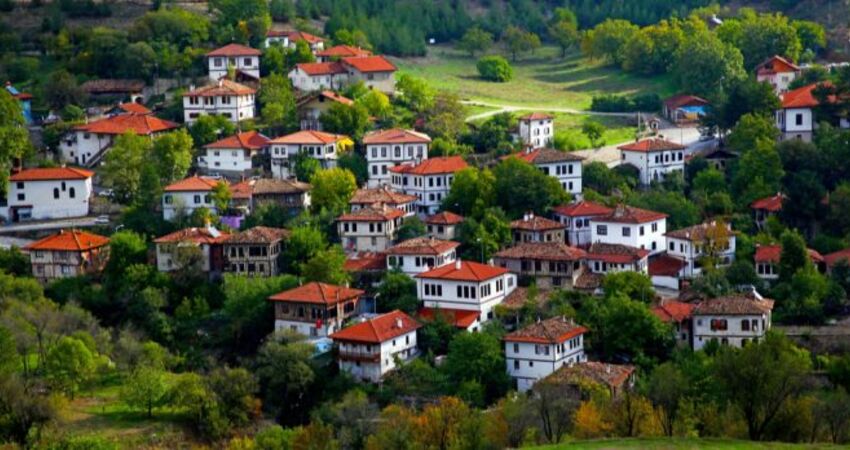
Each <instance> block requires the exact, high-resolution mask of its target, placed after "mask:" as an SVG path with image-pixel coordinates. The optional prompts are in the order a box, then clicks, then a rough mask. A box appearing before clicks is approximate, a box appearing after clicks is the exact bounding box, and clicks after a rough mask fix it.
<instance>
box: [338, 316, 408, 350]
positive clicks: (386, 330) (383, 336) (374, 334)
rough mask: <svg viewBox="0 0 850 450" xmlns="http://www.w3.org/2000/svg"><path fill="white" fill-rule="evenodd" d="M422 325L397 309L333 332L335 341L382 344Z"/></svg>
mask: <svg viewBox="0 0 850 450" xmlns="http://www.w3.org/2000/svg"><path fill="white" fill-rule="evenodd" d="M421 326H422V325H420V324H419V322H417V321H416V320H414V319H413V318H412V317H410V316H408V315H407V314H405V313H403V312H401V311H399V310H395V311H392V312H388V313H386V314H381V315H380V316H377V317H373V318H371V319H369V320H367V321H365V322H360V323H358V324H355V325H352V326H350V327H346V328H343V329H342V330H339V331H337V332H336V333H333V334H331V336H330V337H331V339H333V340H335V341H351V342H364V343H368V344H380V343H382V342H387V341H389V340H390V339H393V338H396V337H399V336H403V335H405V334H407V333H411V332H413V331H416V330H417V329H419V328H420V327H421Z"/></svg>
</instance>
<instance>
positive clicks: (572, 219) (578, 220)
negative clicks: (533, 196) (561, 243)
mask: <svg viewBox="0 0 850 450" xmlns="http://www.w3.org/2000/svg"><path fill="white" fill-rule="evenodd" d="M613 211H614V210H613V209H611V208H609V207H607V206H604V205H600V204H598V203H593V202H587V201H580V202H575V203H570V204H569V205H562V206H556V207H555V208H553V209H552V216H553V217H554V218H555V220H557V221H558V222H561V224H563V225H564V228H565V230H566V238H567V243H568V244H570V245H572V246H573V247H586V246H588V245H590V244H591V242H593V241H592V240H591V234H592V233H591V230H590V220H591V219H592V218H594V217H599V216H607V215H609V214H611V213H612V212H613Z"/></svg>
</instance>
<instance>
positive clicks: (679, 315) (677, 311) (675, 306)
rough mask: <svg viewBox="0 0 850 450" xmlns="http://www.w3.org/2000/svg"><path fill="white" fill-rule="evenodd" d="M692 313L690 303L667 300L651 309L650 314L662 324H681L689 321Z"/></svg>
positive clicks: (692, 309) (692, 308)
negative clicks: (686, 320)
mask: <svg viewBox="0 0 850 450" xmlns="http://www.w3.org/2000/svg"><path fill="white" fill-rule="evenodd" d="M693 311H694V305H693V304H692V303H684V302H679V301H676V300H668V301H665V302H662V303H661V304H659V305H658V306H656V307H655V308H652V313H653V314H655V316H656V317H658V318H659V319H661V320H662V321H663V322H681V321H683V320H685V319H690V318H691V315H692V314H693Z"/></svg>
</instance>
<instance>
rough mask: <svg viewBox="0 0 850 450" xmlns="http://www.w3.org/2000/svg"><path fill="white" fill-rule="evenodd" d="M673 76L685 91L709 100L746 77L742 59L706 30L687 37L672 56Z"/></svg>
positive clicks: (737, 53) (733, 49)
mask: <svg viewBox="0 0 850 450" xmlns="http://www.w3.org/2000/svg"><path fill="white" fill-rule="evenodd" d="M673 67H674V70H673V75H674V77H675V79H676V80H677V81H678V83H679V85H680V86H683V87H684V86H687V87H688V90H689V92H692V93H694V94H696V95H702V96H707V97H709V98H713V97H715V96H717V95H721V94H722V93H723V92H725V91H726V90H727V89H728V87H729V86H730V85H732V84H733V83H735V82H737V81H738V80H741V79H744V78H745V77H746V72H745V71H744V57H743V56H742V55H741V52H740V51H739V50H738V49H737V48H735V47H734V46H732V45H730V44H727V43H724V42H723V41H721V40H720V39H718V38H717V37H716V36H715V35H714V34H712V33H709V32H708V31H704V32H699V33H694V34H692V35H689V36H688V37H687V38H686V39H685V41H684V42H683V43H682V46H681V47H680V48H679V51H678V52H677V53H676V57H675V63H674V65H673Z"/></svg>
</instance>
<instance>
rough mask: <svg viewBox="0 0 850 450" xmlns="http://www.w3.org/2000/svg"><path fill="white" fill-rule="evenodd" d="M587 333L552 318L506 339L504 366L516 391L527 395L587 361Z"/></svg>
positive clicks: (514, 333) (568, 323)
mask: <svg viewBox="0 0 850 450" xmlns="http://www.w3.org/2000/svg"><path fill="white" fill-rule="evenodd" d="M587 331H588V330H587V328H585V327H583V326H581V325H578V324H576V323H575V322H574V321H573V319H567V318H565V317H553V318H551V319H546V320H538V321H537V322H536V323H534V324H531V325H529V326H527V327H525V328H522V329H519V330H517V331H514V332H513V333H509V334H507V335H505V337H504V338H503V339H502V340H503V341H504V342H505V362H506V364H507V370H508V375H510V376H511V378H513V379H514V381H515V382H516V385H517V390H518V391H519V392H525V391H528V390H529V389H531V387H532V386H533V385H534V383H535V382H537V381H538V380H541V379H543V378H546V377H548V376H549V375H551V374H552V373H553V372H555V371H556V370H558V369H560V368H561V367H563V366H565V365H567V366H570V365H573V364H577V363H581V362H584V361H587V356H586V355H585V354H584V334H585V333H587Z"/></svg>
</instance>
